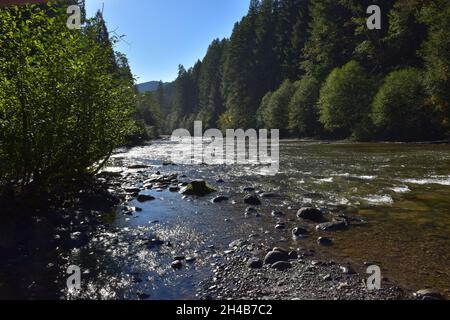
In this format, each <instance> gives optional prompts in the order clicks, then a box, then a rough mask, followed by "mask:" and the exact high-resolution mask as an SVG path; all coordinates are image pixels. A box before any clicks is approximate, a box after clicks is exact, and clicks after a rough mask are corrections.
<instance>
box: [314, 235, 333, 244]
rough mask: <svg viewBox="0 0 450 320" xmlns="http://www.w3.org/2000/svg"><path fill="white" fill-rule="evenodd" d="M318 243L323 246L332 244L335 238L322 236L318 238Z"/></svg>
mask: <svg viewBox="0 0 450 320" xmlns="http://www.w3.org/2000/svg"><path fill="white" fill-rule="evenodd" d="M317 243H318V244H320V245H321V246H331V245H332V244H333V240H331V239H330V238H326V237H320V238H318V239H317Z"/></svg>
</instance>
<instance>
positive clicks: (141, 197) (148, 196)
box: [137, 194, 155, 203]
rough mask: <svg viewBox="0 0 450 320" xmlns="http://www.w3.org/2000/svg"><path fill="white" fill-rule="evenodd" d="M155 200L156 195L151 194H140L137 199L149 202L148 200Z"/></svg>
mask: <svg viewBox="0 0 450 320" xmlns="http://www.w3.org/2000/svg"><path fill="white" fill-rule="evenodd" d="M153 200H155V197H153V196H150V195H145V194H140V195H139V196H138V197H137V201H138V202H141V203H142V202H148V201H153Z"/></svg>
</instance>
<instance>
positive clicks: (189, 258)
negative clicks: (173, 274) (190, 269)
mask: <svg viewBox="0 0 450 320" xmlns="http://www.w3.org/2000/svg"><path fill="white" fill-rule="evenodd" d="M195 260H196V258H195V257H186V262H187V263H192V262H194V261H195Z"/></svg>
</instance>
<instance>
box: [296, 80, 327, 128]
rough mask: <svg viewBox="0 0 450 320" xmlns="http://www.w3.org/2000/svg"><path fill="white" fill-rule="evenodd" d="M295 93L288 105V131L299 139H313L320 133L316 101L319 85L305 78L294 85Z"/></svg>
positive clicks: (317, 82)
mask: <svg viewBox="0 0 450 320" xmlns="http://www.w3.org/2000/svg"><path fill="white" fill-rule="evenodd" d="M294 87H295V93H294V95H293V97H292V99H291V101H290V103H289V130H290V131H291V133H292V134H294V135H295V136H299V137H313V136H315V135H317V134H318V133H319V132H320V127H321V125H320V123H319V114H318V110H317V106H316V103H317V100H318V99H319V90H320V84H319V81H317V79H315V78H314V77H311V76H305V77H304V78H302V79H301V80H299V81H297V82H296V83H295V84H294Z"/></svg>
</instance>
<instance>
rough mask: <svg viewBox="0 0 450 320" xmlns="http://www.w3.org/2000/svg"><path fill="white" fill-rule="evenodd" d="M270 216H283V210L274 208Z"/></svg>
mask: <svg viewBox="0 0 450 320" xmlns="http://www.w3.org/2000/svg"><path fill="white" fill-rule="evenodd" d="M272 216H274V217H281V216H284V212H282V211H276V210H274V211H272Z"/></svg>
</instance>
